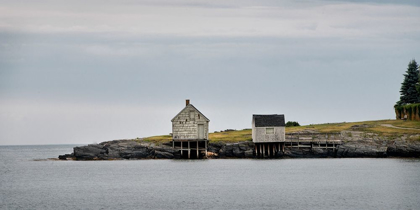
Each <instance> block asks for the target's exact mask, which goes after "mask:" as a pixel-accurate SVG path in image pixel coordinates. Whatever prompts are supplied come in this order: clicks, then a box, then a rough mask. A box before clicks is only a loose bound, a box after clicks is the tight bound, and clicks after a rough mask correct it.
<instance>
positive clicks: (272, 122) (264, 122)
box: [252, 114, 286, 127]
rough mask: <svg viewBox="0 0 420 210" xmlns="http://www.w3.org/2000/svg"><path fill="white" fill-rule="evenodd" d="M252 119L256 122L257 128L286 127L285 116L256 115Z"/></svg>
mask: <svg viewBox="0 0 420 210" xmlns="http://www.w3.org/2000/svg"><path fill="white" fill-rule="evenodd" d="M252 117H253V120H254V122H255V127H269V126H286V124H285V123H284V114H270V115H260V114H254V115H253V116H252Z"/></svg>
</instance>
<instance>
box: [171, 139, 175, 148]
mask: <svg viewBox="0 0 420 210" xmlns="http://www.w3.org/2000/svg"><path fill="white" fill-rule="evenodd" d="M172 149H175V141H174V140H172Z"/></svg>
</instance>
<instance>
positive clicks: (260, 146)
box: [258, 144, 263, 157]
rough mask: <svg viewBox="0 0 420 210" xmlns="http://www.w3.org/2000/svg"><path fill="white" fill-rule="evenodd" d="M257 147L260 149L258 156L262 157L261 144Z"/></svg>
mask: <svg viewBox="0 0 420 210" xmlns="http://www.w3.org/2000/svg"><path fill="white" fill-rule="evenodd" d="M258 147H260V156H261V157H262V154H263V153H262V145H261V144H258Z"/></svg>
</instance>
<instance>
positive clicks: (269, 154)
mask: <svg viewBox="0 0 420 210" xmlns="http://www.w3.org/2000/svg"><path fill="white" fill-rule="evenodd" d="M267 148H268V157H271V149H270V144H267Z"/></svg>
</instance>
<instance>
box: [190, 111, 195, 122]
mask: <svg viewBox="0 0 420 210" xmlns="http://www.w3.org/2000/svg"><path fill="white" fill-rule="evenodd" d="M194 116H195V114H194V111H190V120H194Z"/></svg>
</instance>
